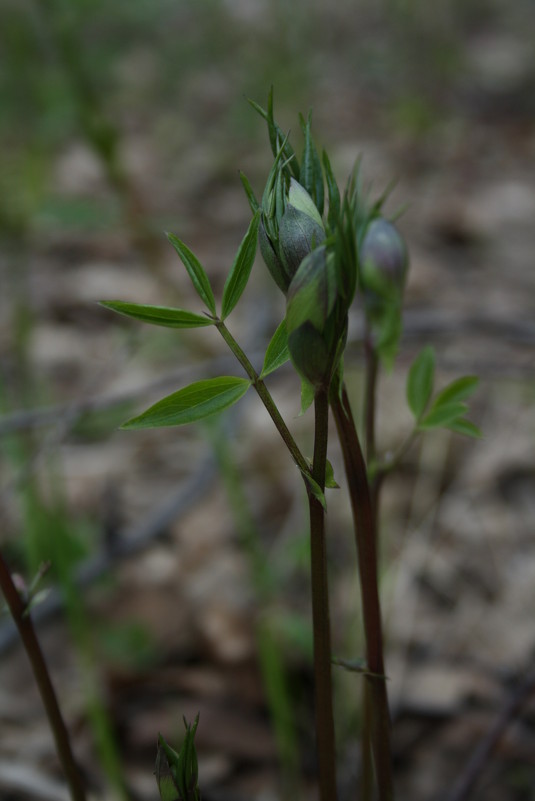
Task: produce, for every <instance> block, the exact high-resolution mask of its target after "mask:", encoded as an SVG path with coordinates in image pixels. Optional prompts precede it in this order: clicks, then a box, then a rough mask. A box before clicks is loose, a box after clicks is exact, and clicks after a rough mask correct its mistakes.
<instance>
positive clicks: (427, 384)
mask: <svg viewBox="0 0 535 801" xmlns="http://www.w3.org/2000/svg"><path fill="white" fill-rule="evenodd" d="M434 380H435V351H434V350H433V348H432V347H431V346H430V345H428V346H427V347H425V348H424V349H423V350H422V351H421V352H420V353H419V354H418V356H417V357H416V359H415V360H414V361H413V363H412V365H411V369H410V370H409V376H408V379H407V401H408V403H409V407H410V410H411V412H412V413H413V415H414V416H415V418H416V419H417V420H419V419H420V417H421V416H422V414H423V413H424V411H425V407H426V406H427V404H428V403H429V398H430V397H431V393H432V391H433V383H434Z"/></svg>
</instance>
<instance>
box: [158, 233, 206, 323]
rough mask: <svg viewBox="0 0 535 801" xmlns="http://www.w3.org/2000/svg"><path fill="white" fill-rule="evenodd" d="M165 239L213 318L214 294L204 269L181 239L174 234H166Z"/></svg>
mask: <svg viewBox="0 0 535 801" xmlns="http://www.w3.org/2000/svg"><path fill="white" fill-rule="evenodd" d="M167 238H168V240H169V242H170V243H171V244H172V246H173V247H174V249H175V250H176V252H177V253H178V255H179V256H180V259H181V261H182V264H183V265H184V267H185V268H186V270H187V271H188V275H189V277H190V278H191V282H192V284H193V286H194V287H195V290H196V292H197V294H198V295H199V297H200V298H201V300H202V301H203V303H205V304H206V306H207V307H208V310H209V311H210V313H211V314H213V316H214V317H215V316H216V309H215V298H214V293H213V292H212V287H211V286H210V281H209V279H208V276H207V275H206V272H205V270H204V267H203V266H202V264H201V263H200V261H199V260H198V258H197V257H196V256H195V255H194V254H193V253H192V252H191V250H190V249H189V248H188V247H187V246H186V245H185V244H184V242H182V240H181V239H179V238H178V237H177V236H175V235H174V234H167Z"/></svg>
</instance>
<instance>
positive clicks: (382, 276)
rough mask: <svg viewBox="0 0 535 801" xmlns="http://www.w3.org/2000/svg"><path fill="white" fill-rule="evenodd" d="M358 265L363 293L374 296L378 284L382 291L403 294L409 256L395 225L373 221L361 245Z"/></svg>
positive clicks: (382, 221) (386, 221)
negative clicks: (367, 292) (385, 289)
mask: <svg viewBox="0 0 535 801" xmlns="http://www.w3.org/2000/svg"><path fill="white" fill-rule="evenodd" d="M360 263H361V265H362V284H363V288H364V289H365V290H370V291H372V292H376V291H377V286H376V284H377V282H378V281H379V282H381V283H382V284H384V285H385V288H390V289H391V290H392V289H394V290H398V291H400V292H402V291H403V288H404V286H405V279H406V277H407V269H408V254H407V248H406V246H405V242H404V240H403V237H402V236H401V234H400V233H399V231H398V230H397V228H396V227H395V225H393V224H392V223H391V222H388V220H385V219H383V218H382V217H378V218H377V219H375V220H372V222H371V223H370V225H369V226H368V229H367V231H366V234H365V236H364V240H363V242H362V247H361V250H360ZM373 274H375V275H373Z"/></svg>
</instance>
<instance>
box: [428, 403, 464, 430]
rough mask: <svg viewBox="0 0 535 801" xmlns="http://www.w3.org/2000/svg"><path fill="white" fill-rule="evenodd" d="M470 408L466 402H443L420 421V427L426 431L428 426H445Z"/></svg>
mask: <svg viewBox="0 0 535 801" xmlns="http://www.w3.org/2000/svg"><path fill="white" fill-rule="evenodd" d="M467 410H468V406H467V405H466V403H443V404H440V405H439V406H437V407H433V408H432V409H431V410H430V411H429V412H428V413H427V414H426V415H425V417H424V418H423V419H422V420H421V421H420V422H419V424H418V428H419V429H420V430H421V431H425V430H426V429H428V428H443V427H445V426H449V425H450V424H451V423H453V422H455V420H458V419H459V418H460V417H463V416H464V414H465V412H466V411H467Z"/></svg>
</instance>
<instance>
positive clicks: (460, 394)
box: [433, 375, 479, 407]
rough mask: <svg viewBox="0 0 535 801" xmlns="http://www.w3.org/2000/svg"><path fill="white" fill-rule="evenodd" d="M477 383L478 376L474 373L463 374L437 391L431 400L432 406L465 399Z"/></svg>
mask: <svg viewBox="0 0 535 801" xmlns="http://www.w3.org/2000/svg"><path fill="white" fill-rule="evenodd" d="M478 384H479V378H477V376H475V375H465V376H462V378H457V379H456V380H455V381H452V382H451V384H448V385H447V386H446V387H444V389H442V390H441V391H440V392H439V393H438V395H437V396H436V398H435V400H434V401H433V407H435V406H439V405H442V404H446V403H457V402H459V401H464V400H466V398H469V397H470V395H472V394H473V393H474V392H475V391H476V389H477V386H478Z"/></svg>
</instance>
